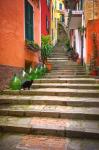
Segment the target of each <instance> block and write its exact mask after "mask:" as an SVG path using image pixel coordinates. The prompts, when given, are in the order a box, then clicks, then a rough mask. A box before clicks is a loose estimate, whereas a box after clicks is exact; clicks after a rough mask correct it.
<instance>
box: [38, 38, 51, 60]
mask: <svg viewBox="0 0 99 150" xmlns="http://www.w3.org/2000/svg"><path fill="white" fill-rule="evenodd" d="M52 51H53V46H52V45H51V39H50V36H49V35H48V36H44V35H43V36H42V47H41V56H42V60H43V63H44V61H45V60H46V61H47V58H48V57H49V56H50V55H51V53H52Z"/></svg>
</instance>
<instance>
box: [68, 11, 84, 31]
mask: <svg viewBox="0 0 99 150" xmlns="http://www.w3.org/2000/svg"><path fill="white" fill-rule="evenodd" d="M82 14H83V11H82V10H72V11H71V15H70V16H69V17H70V18H69V22H68V25H69V28H70V29H78V27H79V25H80V24H81V23H82Z"/></svg>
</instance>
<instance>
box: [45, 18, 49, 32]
mask: <svg viewBox="0 0 99 150" xmlns="http://www.w3.org/2000/svg"><path fill="white" fill-rule="evenodd" d="M46 30H47V32H49V20H48V17H47V16H46Z"/></svg>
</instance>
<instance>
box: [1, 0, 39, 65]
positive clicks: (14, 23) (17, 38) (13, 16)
mask: <svg viewBox="0 0 99 150" xmlns="http://www.w3.org/2000/svg"><path fill="white" fill-rule="evenodd" d="M29 1H30V3H31V4H32V6H33V9H34V42H35V43H38V44H39V45H40V43H41V32H40V26H41V24H40V7H38V5H36V4H35V3H34V2H33V1H32V0H29ZM24 12H25V10H24V0H6V1H5V0H0V64H2V65H7V66H15V67H24V65H25V59H28V60H30V61H33V62H34V61H37V62H38V60H39V58H38V54H36V53H33V52H30V50H26V48H25V46H24V45H25V25H24V24H25V13H24ZM29 56H30V57H29Z"/></svg>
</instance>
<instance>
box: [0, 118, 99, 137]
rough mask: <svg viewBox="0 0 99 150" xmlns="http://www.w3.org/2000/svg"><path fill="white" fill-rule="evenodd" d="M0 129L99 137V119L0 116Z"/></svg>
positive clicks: (39, 133) (64, 135)
mask: <svg viewBox="0 0 99 150" xmlns="http://www.w3.org/2000/svg"><path fill="white" fill-rule="evenodd" d="M0 131H2V132H17V133H28V134H37V135H47V136H48V135H52V136H53V135H54V136H61V137H76V138H77V137H79V138H85V137H86V138H92V139H93V138H95V139H99V121H96V120H94V121H93V120H92V121H91V120H71V119H56V118H40V117H11V116H0Z"/></svg>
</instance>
